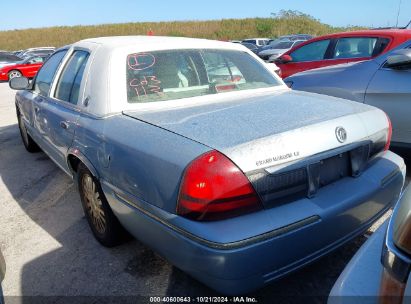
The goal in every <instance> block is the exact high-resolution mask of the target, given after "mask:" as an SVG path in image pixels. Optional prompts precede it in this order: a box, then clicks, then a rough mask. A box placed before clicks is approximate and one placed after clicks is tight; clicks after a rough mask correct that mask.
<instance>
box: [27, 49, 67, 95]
mask: <svg viewBox="0 0 411 304" xmlns="http://www.w3.org/2000/svg"><path fill="white" fill-rule="evenodd" d="M66 53H67V50H64V51H60V52H57V53H55V54H54V55H52V56H51V57H50V58H49V59H48V60H47V61H46V62H45V63H44V64H43V66H42V68H41V69H40V71H39V72H38V73H37V76H36V80H35V82H34V87H33V90H34V91H35V92H37V93H38V94H40V95H43V96H47V95H48V93H49V91H50V86H51V82H52V81H53V78H54V75H55V74H56V71H57V69H58V67H59V66H60V63H61V61H62V60H63V57H64V55H66Z"/></svg>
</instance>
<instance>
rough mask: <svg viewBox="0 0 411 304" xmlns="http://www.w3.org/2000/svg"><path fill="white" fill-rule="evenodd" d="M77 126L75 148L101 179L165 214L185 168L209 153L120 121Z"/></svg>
mask: <svg viewBox="0 0 411 304" xmlns="http://www.w3.org/2000/svg"><path fill="white" fill-rule="evenodd" d="M80 126H81V127H80V128H81V131H78V132H79V137H80V138H79V139H78V140H77V141H76V145H78V146H79V149H81V150H82V153H83V154H84V155H85V156H86V157H87V158H88V159H89V160H90V162H91V163H92V164H93V165H94V166H95V167H96V168H97V170H98V171H99V174H100V176H101V179H103V180H106V181H108V182H110V183H111V184H113V185H114V186H115V187H117V188H119V189H121V190H122V191H124V192H125V193H129V194H132V195H133V196H135V197H136V198H137V199H141V200H142V201H145V202H148V203H149V204H152V205H155V206H157V207H160V208H162V209H164V210H166V211H168V212H171V213H174V212H175V208H176V201H177V196H178V191H179V185H180V180H181V177H182V174H183V172H184V169H185V167H186V166H187V164H188V163H189V162H191V161H192V160H193V159H194V158H196V157H197V156H199V155H201V154H203V153H205V152H207V151H209V150H210V149H209V148H208V147H206V146H203V145H201V144H198V143H196V142H193V141H191V140H189V139H187V138H184V137H182V136H179V135H177V134H174V133H172V132H169V131H166V130H164V129H161V128H158V127H155V126H152V125H149V124H147V123H144V122H141V121H138V120H135V119H132V118H129V117H127V116H124V115H116V116H113V117H110V118H106V119H102V120H96V119H92V118H89V117H82V118H81V119H80ZM103 130H104V131H103ZM97 147H98V148H97ZM96 164H97V165H96Z"/></svg>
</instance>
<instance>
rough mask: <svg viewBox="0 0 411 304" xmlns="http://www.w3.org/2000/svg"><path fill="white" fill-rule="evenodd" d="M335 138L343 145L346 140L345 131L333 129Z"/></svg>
mask: <svg viewBox="0 0 411 304" xmlns="http://www.w3.org/2000/svg"><path fill="white" fill-rule="evenodd" d="M335 136H336V137H337V140H338V141H339V142H340V143H343V142H345V141H346V140H347V131H345V129H344V128H343V127H337V128H335Z"/></svg>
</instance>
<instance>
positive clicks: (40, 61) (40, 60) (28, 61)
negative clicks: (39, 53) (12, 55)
mask: <svg viewBox="0 0 411 304" xmlns="http://www.w3.org/2000/svg"><path fill="white" fill-rule="evenodd" d="M43 61H44V58H43V57H34V58H30V59H28V60H27V63H30V64H34V63H42V62H43Z"/></svg>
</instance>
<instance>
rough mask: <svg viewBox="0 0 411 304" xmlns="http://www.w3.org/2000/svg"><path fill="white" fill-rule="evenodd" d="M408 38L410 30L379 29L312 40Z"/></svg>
mask: <svg viewBox="0 0 411 304" xmlns="http://www.w3.org/2000/svg"><path fill="white" fill-rule="evenodd" d="M361 35H366V36H410V37H411V30H405V29H380V30H361V31H351V32H340V33H333V34H328V35H324V36H319V37H316V38H313V39H312V40H311V41H313V40H322V39H324V38H337V37H342V36H345V37H348V36H361Z"/></svg>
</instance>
